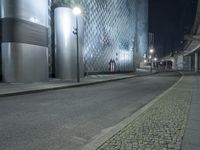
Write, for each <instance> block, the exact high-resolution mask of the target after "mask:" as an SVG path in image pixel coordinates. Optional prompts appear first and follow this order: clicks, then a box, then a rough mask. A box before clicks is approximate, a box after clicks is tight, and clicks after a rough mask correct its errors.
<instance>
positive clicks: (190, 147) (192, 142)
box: [182, 76, 200, 150]
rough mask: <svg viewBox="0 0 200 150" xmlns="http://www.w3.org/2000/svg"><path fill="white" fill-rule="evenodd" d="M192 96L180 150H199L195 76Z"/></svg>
mask: <svg viewBox="0 0 200 150" xmlns="http://www.w3.org/2000/svg"><path fill="white" fill-rule="evenodd" d="M193 89H194V90H193V96H192V102H191V107H190V112H189V115H188V122H187V126H186V131H185V135H184V138H183V143H182V150H199V149H200V76H196V77H195V79H194V84H193Z"/></svg>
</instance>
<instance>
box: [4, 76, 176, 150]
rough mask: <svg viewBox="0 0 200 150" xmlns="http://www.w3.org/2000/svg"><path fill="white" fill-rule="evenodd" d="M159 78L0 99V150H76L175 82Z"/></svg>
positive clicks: (146, 78)
mask: <svg viewBox="0 0 200 150" xmlns="http://www.w3.org/2000/svg"><path fill="white" fill-rule="evenodd" d="M179 77H180V76H179V75H178V73H162V74H157V75H152V76H146V77H137V78H133V79H127V80H122V81H117V82H111V83H105V84H99V85H93V86H87V87H80V88H73V89H64V90H56V91H50V92H43V93H35V94H28V95H21V96H12V97H7V98H5V97H4V98H0V150H80V149H81V148H82V147H83V146H84V145H86V144H87V143H89V142H90V141H91V140H92V138H93V137H95V136H96V135H98V134H100V133H101V132H105V131H106V129H107V128H109V127H112V126H114V125H116V124H117V123H119V122H120V121H122V120H123V119H125V118H126V117H128V116H130V115H131V114H132V113H134V112H135V111H136V110H137V109H139V108H140V107H142V106H144V105H145V104H146V103H148V102H149V101H151V100H152V99H154V98H155V97H157V96H158V95H160V94H161V93H162V92H163V91H165V90H166V89H167V88H169V87H170V86H171V85H172V84H173V83H175V82H176V81H177V80H178V79H179Z"/></svg>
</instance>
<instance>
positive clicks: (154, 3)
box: [149, 0, 197, 57]
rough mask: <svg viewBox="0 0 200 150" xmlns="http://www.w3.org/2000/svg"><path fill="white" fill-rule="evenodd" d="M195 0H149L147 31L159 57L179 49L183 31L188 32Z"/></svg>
mask: <svg viewBox="0 0 200 150" xmlns="http://www.w3.org/2000/svg"><path fill="white" fill-rule="evenodd" d="M196 7H197V0H149V32H152V33H154V34H155V35H154V36H155V37H154V38H155V43H154V47H155V50H156V53H157V55H158V56H159V57H163V56H166V55H168V54H170V53H171V52H174V51H177V50H180V49H181V45H183V44H181V41H183V39H184V37H183V35H184V33H190V31H191V29H192V26H193V23H194V20H195V14H196Z"/></svg>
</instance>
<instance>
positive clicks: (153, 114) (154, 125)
mask: <svg viewBox="0 0 200 150" xmlns="http://www.w3.org/2000/svg"><path fill="white" fill-rule="evenodd" d="M193 82H194V81H193V79H192V78H189V77H184V78H183V80H182V81H181V82H179V84H177V85H176V86H175V87H174V88H173V89H172V90H170V91H169V92H168V93H166V94H165V95H164V96H162V97H161V98H160V99H159V101H157V102H156V103H155V104H154V105H153V106H151V107H150V108H149V109H148V110H146V111H145V112H144V113H142V114H141V115H140V116H139V117H138V118H137V119H136V120H134V121H132V122H131V123H130V124H128V125H127V126H126V127H125V128H123V129H122V130H121V131H119V132H118V133H117V134H116V135H114V136H113V137H112V138H111V139H109V140H108V141H106V142H105V143H104V144H103V145H101V146H100V147H99V148H98V149H97V150H160V149H162V150H168V149H170V150H173V149H180V147H181V142H182V138H183V134H184V130H185V125H186V120H187V115H188V111H189V108H190V103H191V97H192V90H193V85H192V83H193Z"/></svg>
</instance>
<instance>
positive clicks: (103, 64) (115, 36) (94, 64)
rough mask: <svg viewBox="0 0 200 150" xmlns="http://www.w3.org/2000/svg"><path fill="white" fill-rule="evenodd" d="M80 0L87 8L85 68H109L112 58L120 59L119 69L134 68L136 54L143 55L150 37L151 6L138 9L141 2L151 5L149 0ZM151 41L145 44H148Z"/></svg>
mask: <svg viewBox="0 0 200 150" xmlns="http://www.w3.org/2000/svg"><path fill="white" fill-rule="evenodd" d="M137 1H138V2H137ZM139 1H140V2H139ZM80 3H81V6H82V7H83V10H84V11H83V17H84V50H83V56H84V70H85V72H89V73H91V72H92V73H99V72H109V71H110V70H109V62H110V60H111V59H112V60H114V61H115V63H116V69H115V70H116V71H119V72H127V71H133V70H134V62H135V61H134V58H136V57H134V55H137V53H138V54H140V55H143V52H141V50H142V48H140V46H141V42H143V40H142V39H145V38H146V37H147V30H145V28H146V29H147V24H148V23H147V20H148V18H147V17H146V18H145V15H146V16H147V14H148V10H147V9H146V10H138V12H139V13H137V9H138V7H139V6H138V5H146V6H147V5H148V4H147V3H148V2H147V0H81V1H80ZM144 19H146V20H144ZM138 21H139V22H138ZM142 26H144V29H142V30H141V28H143V27H142ZM139 28H140V29H139ZM140 32H141V33H140ZM145 36H146V37H145ZM146 39H147V38H146ZM147 43H148V42H147V41H146V43H142V46H143V47H147ZM140 49H141V50H140ZM144 49H145V48H143V51H144ZM137 57H138V56H137Z"/></svg>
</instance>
